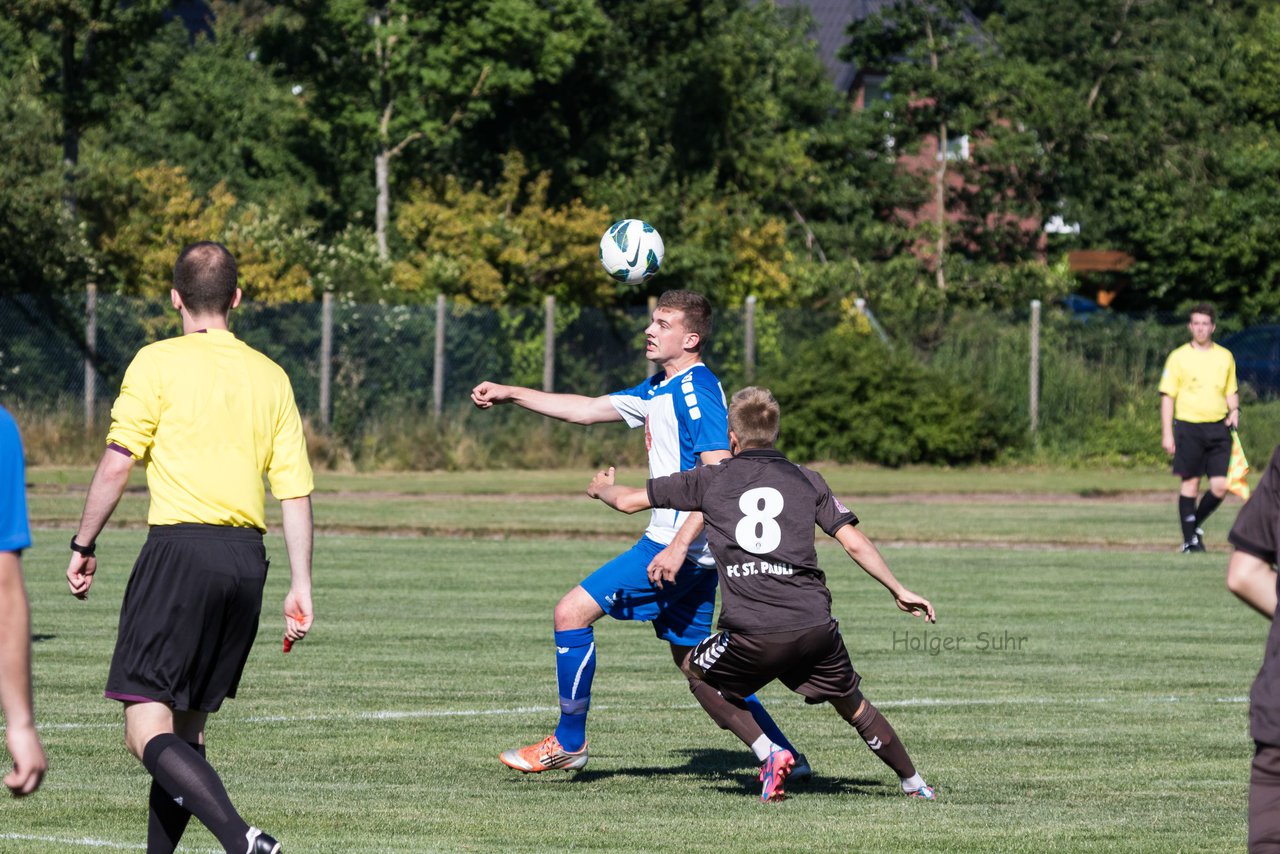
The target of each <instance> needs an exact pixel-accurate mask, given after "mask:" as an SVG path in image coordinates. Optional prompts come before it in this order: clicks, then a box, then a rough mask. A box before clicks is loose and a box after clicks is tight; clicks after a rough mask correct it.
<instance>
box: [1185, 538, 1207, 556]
mask: <svg viewBox="0 0 1280 854" xmlns="http://www.w3.org/2000/svg"><path fill="white" fill-rule="evenodd" d="M1202 551H1205V547H1204V543H1202V542H1200V538H1199V537H1192V538H1191V539H1190V540H1188V541H1187V542H1185V543H1183V544H1182V553H1183V554H1184V555H1185V554H1191V553H1192V552H1202Z"/></svg>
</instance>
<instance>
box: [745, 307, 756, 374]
mask: <svg viewBox="0 0 1280 854" xmlns="http://www.w3.org/2000/svg"><path fill="white" fill-rule="evenodd" d="M743 314H744V315H745V316H744V317H743V319H742V325H743V327H744V333H743V334H744V340H743V342H742V375H743V377H744V378H745V379H746V381H747V384H748V385H749V384H750V383H751V381H752V380H754V379H755V377H756V298H755V297H754V296H749V297H747V304H746V306H744V310H743Z"/></svg>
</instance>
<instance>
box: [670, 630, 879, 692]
mask: <svg viewBox="0 0 1280 854" xmlns="http://www.w3.org/2000/svg"><path fill="white" fill-rule="evenodd" d="M689 662H690V664H691V665H692V667H693V669H694V671H695V672H701V673H702V677H703V679H704V680H705V681H706V683H707V684H708V685H710V686H711V687H713V688H715V689H716V690H718V691H719V692H720V693H722V694H724V695H725V696H727V697H735V698H737V699H744V698H746V697H749V696H751V695H752V694H754V693H755V692H756V691H759V690H760V689H761V688H763V687H764V686H765V685H768V684H769V683H770V682H772V681H773V680H775V679H777V680H779V681H781V682H782V684H783V685H786V686H787V687H788V688H790V689H791V690H792V691H795V692H796V693H797V694H800V695H802V696H803V697H804V700H805V702H806V703H825V702H826V701H828V700H833V699H836V698H838V697H848V696H849V695H851V694H852V693H853V692H854V691H856V690H858V683H859V682H861V681H862V677H861V676H859V675H858V673H857V672H856V671H855V670H854V669H853V662H851V661H850V660H849V651H848V650H847V649H845V646H844V639H843V638H842V637H841V636H840V626H839V624H838V623H837V622H836V621H835V620H832V621H831V622H829V623H827V624H826V625H822V626H814V627H813V628H808V629H800V630H798V631H793V632H775V633H771V634H765V635H747V634H740V633H738V632H720V633H719V634H715V635H712V636H711V637H709V638H707V639H705V640H704V641H702V642H701V643H699V644H698V645H697V646H696V647H694V649H693V652H692V653H691V654H690V659H689Z"/></svg>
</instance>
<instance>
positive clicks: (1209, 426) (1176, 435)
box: [1160, 303, 1240, 553]
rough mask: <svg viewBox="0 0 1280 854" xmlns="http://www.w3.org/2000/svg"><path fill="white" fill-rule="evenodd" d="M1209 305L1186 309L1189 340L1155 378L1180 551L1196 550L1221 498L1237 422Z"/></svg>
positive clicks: (1229, 362) (1230, 378) (1232, 378)
mask: <svg viewBox="0 0 1280 854" xmlns="http://www.w3.org/2000/svg"><path fill="white" fill-rule="evenodd" d="M1213 321H1214V313H1213V306H1211V305H1209V304H1207V303H1200V304H1199V305H1197V306H1196V307H1195V308H1193V309H1191V318H1190V322H1189V323H1188V324H1187V328H1188V329H1189V330H1191V340H1190V341H1189V342H1188V343H1186V344H1183V345H1182V346H1181V347H1179V348H1178V349H1176V350H1174V351H1173V352H1172V353H1170V354H1169V358H1168V359H1167V360H1166V361H1165V363H1164V374H1163V375H1162V376H1161V377H1160V424H1161V428H1162V431H1161V432H1162V434H1163V443H1164V449H1165V452H1166V453H1168V454H1171V455H1172V456H1173V473H1174V474H1176V475H1177V476H1178V477H1180V478H1181V479H1182V486H1181V488H1180V489H1179V491H1178V520H1179V522H1180V523H1181V525H1182V551H1183V552H1184V553H1186V552H1202V551H1204V550H1205V548H1204V523H1205V520H1206V519H1208V518H1209V516H1210V514H1212V513H1213V511H1214V510H1217V509H1218V505H1219V504H1221V503H1222V498H1223V496H1224V495H1226V494H1227V465H1228V463H1229V462H1230V460H1231V430H1232V429H1233V428H1235V427H1237V426H1239V424H1240V395H1239V394H1238V393H1237V392H1238V389H1237V387H1236V360H1235V358H1234V357H1233V356H1232V355H1231V351H1230V350H1228V349H1227V348H1225V347H1223V346H1221V345H1219V344H1215V343H1213V330H1214V328H1215V327H1214V322H1213ZM1203 475H1208V476H1209V491H1208V492H1206V493H1205V495H1204V498H1202V499H1200V503H1199V505H1198V506H1197V504H1196V497H1197V496H1198V495H1199V494H1200V478H1201V477H1202V476H1203Z"/></svg>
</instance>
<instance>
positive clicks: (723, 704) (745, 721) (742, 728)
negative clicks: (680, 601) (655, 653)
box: [671, 644, 764, 747]
mask: <svg viewBox="0 0 1280 854" xmlns="http://www.w3.org/2000/svg"><path fill="white" fill-rule="evenodd" d="M692 649H693V647H689V646H678V645H676V644H672V645H671V658H672V659H673V660H674V661H675V663H676V666H677V667H679V668H680V669H681V671H682V672H684V667H683V665H684V663H685V659H686V658H687V657H688V655H689V652H690V650H692ZM685 676H688V678H689V690H690V691H692V692H693V696H694V697H696V698H697V699H698V705H700V706H702V708H703V709H704V710H705V711H706V713H707V714H708V715H710V716H711V720H713V721H715V722H716V726H718V727H720V729H727V730H729V732H731V733H733V734H734V735H736V736H737V737H738V738H739V739H741V741H742V743H743V744H745V745H746V746H747V747H751V746H752V745H753V744H755V743H756V739H758V738H759V737H760V736H762V735H764V730H762V729H761V728H760V724H758V723H756V719H755V718H754V717H753V716H752V715H751V710H750V709H748V708H747V705H746V703H743V702H742V701H741V700H739V701H738V702H736V703H733V702H730V701H729V700H726V699H725V698H724V697H723V696H722V695H721V694H720V692H719V691H717V690H716V689H715V688H712V687H711V686H710V685H708V684H707V683H706V682H703V681H702V680H701V679H697V678H695V677H693V676H689V674H688V673H687V672H686V673H685Z"/></svg>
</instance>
